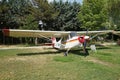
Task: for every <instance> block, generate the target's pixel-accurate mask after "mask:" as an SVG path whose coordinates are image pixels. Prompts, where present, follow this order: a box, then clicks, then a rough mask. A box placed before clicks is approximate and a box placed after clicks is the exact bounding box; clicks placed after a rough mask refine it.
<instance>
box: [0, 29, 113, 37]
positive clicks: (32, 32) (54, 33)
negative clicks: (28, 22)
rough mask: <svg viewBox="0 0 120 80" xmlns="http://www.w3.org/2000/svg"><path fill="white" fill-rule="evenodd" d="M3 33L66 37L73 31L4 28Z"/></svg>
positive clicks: (91, 32) (20, 35)
mask: <svg viewBox="0 0 120 80" xmlns="http://www.w3.org/2000/svg"><path fill="white" fill-rule="evenodd" d="M2 32H3V34H4V35H5V36H11V37H52V36H54V37H64V36H68V35H69V34H70V33H71V31H41V30H19V29H3V30H2ZM86 32H87V31H79V32H76V33H77V34H78V35H82V34H84V35H86ZM108 32H112V31H111V30H108V31H88V33H87V34H101V33H108Z"/></svg>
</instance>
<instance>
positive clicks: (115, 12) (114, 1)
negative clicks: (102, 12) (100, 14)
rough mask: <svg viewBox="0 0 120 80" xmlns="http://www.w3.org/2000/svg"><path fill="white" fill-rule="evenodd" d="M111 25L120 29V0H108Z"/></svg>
mask: <svg viewBox="0 0 120 80" xmlns="http://www.w3.org/2000/svg"><path fill="white" fill-rule="evenodd" d="M107 3H108V4H107V5H108V6H107V9H108V12H109V21H110V26H111V27H114V29H116V30H120V27H119V26H120V9H119V7H120V0H107Z"/></svg>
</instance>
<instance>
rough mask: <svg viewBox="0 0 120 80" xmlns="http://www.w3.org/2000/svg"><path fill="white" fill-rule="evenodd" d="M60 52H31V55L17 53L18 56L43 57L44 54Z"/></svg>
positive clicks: (57, 52)
mask: <svg viewBox="0 0 120 80" xmlns="http://www.w3.org/2000/svg"><path fill="white" fill-rule="evenodd" d="M59 53H61V52H60V51H53V52H52V51H47V52H35V53H34V52H33V53H18V54H17V55H18V56H32V55H45V54H59Z"/></svg>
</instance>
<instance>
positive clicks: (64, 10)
mask: <svg viewBox="0 0 120 80" xmlns="http://www.w3.org/2000/svg"><path fill="white" fill-rule="evenodd" d="M52 5H53V7H54V8H55V10H56V11H58V12H59V15H58V16H57V18H56V20H55V21H54V25H53V26H54V27H55V29H56V30H69V31H73V30H80V23H79V21H78V19H77V17H76V16H77V14H78V12H79V8H80V6H81V5H80V4H79V3H77V2H73V3H70V2H68V1H66V2H63V1H62V0H60V1H59V2H57V1H55V0H54V2H53V3H52Z"/></svg>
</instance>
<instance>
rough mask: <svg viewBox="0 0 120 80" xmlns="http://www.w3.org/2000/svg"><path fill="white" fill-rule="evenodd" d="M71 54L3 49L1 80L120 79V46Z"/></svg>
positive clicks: (50, 50)
mask: <svg viewBox="0 0 120 80" xmlns="http://www.w3.org/2000/svg"><path fill="white" fill-rule="evenodd" d="M81 52H82V51H72V52H70V53H69V55H68V56H67V57H65V56H63V53H60V52H57V51H56V50H54V49H44V50H43V49H38V48H37V49H19V50H17V49H9V50H0V80H120V47H119V46H112V47H108V48H103V49H98V50H97V52H96V53H94V52H92V51H90V50H89V53H90V55H89V56H86V57H85V56H83V55H81V54H80V53H81Z"/></svg>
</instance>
